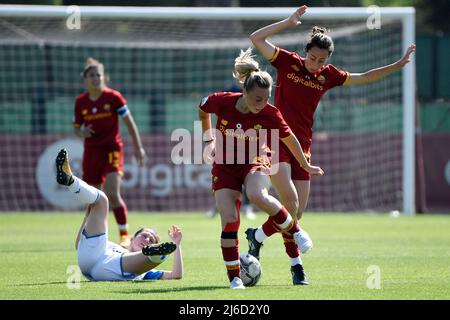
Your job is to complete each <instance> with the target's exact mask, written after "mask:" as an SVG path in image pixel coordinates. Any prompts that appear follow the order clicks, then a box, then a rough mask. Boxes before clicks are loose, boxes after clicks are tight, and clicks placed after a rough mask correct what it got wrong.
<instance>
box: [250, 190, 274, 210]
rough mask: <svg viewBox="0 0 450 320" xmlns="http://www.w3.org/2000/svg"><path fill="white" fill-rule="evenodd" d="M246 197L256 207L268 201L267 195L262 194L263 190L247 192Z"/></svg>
mask: <svg viewBox="0 0 450 320" xmlns="http://www.w3.org/2000/svg"><path fill="white" fill-rule="evenodd" d="M247 197H248V200H250V202H251V203H253V204H254V205H256V206H258V207H260V206H261V205H263V204H264V203H267V202H268V201H269V199H268V197H267V195H266V194H264V193H263V192H248V193H247Z"/></svg>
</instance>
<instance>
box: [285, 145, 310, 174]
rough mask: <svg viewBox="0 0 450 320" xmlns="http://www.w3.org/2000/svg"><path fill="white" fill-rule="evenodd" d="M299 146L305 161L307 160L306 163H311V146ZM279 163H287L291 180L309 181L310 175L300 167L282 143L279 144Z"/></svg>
mask: <svg viewBox="0 0 450 320" xmlns="http://www.w3.org/2000/svg"><path fill="white" fill-rule="evenodd" d="M301 145H302V149H303V153H304V154H305V157H306V160H308V162H309V163H311V145H310V144H306V143H301ZM279 162H287V163H290V164H291V179H292V180H311V175H310V174H309V173H308V172H307V171H305V170H304V169H303V168H302V167H301V166H300V163H298V161H297V160H296V159H295V157H294V155H293V154H292V153H291V152H290V151H289V149H288V148H287V147H286V146H285V145H284V144H282V143H280V158H279Z"/></svg>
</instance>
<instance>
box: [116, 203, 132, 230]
mask: <svg viewBox="0 0 450 320" xmlns="http://www.w3.org/2000/svg"><path fill="white" fill-rule="evenodd" d="M127 211H128V210H127V206H126V205H125V204H124V205H123V206H120V207H117V208H114V209H113V212H114V217H115V218H116V222H117V224H118V225H126V224H127V214H128V212H127ZM119 231H120V235H127V234H128V230H126V229H125V230H122V229H119Z"/></svg>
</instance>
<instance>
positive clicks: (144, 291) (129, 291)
mask: <svg viewBox="0 0 450 320" xmlns="http://www.w3.org/2000/svg"><path fill="white" fill-rule="evenodd" d="M218 289H227V287H224V286H204V287H200V286H198V287H185V288H173V287H171V288H158V289H129V290H123V291H115V292H116V293H123V294H137V293H139V294H143V293H144V294H145V293H168V292H183V291H211V290H218Z"/></svg>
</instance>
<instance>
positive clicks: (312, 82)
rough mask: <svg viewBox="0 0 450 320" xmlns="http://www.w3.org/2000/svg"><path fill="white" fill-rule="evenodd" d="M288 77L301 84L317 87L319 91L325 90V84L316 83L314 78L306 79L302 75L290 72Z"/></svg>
mask: <svg viewBox="0 0 450 320" xmlns="http://www.w3.org/2000/svg"><path fill="white" fill-rule="evenodd" d="M287 78H288V79H290V80H292V81H293V82H294V83H300V84H302V85H304V86H305V87H309V88H312V89H316V90H319V91H323V90H324V89H323V86H321V85H320V84H317V83H314V81H312V80H305V79H303V78H302V77H299V76H297V75H295V73H289V74H288V75H287Z"/></svg>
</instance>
